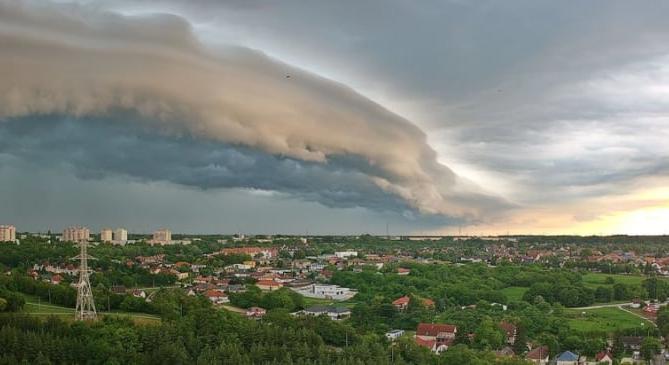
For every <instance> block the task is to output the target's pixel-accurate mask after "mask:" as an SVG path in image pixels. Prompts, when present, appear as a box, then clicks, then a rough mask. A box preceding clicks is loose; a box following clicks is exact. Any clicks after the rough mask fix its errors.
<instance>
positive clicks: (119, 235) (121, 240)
mask: <svg viewBox="0 0 669 365" xmlns="http://www.w3.org/2000/svg"><path fill="white" fill-rule="evenodd" d="M126 242H128V231H127V230H125V229H123V228H116V230H115V231H114V243H117V244H121V245H124V244H126Z"/></svg>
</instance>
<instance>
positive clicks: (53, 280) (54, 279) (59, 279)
mask: <svg viewBox="0 0 669 365" xmlns="http://www.w3.org/2000/svg"><path fill="white" fill-rule="evenodd" d="M62 281H63V277H62V276H60V275H59V274H56V275H52V276H51V284H53V285H58V284H60V283H61V282H62Z"/></svg>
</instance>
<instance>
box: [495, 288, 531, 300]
mask: <svg viewBox="0 0 669 365" xmlns="http://www.w3.org/2000/svg"><path fill="white" fill-rule="evenodd" d="M527 289H529V288H524V287H521V286H510V287H508V288H504V289H502V290H501V292H502V293H504V295H506V297H507V298H508V299H509V301H521V300H523V295H524V294H525V292H526V291H527Z"/></svg>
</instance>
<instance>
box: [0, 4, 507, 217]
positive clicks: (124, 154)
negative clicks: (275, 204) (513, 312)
mask: <svg viewBox="0 0 669 365" xmlns="http://www.w3.org/2000/svg"><path fill="white" fill-rule="evenodd" d="M0 48H2V52H1V53H0V72H1V73H2V82H1V83H0V120H4V121H5V123H16V122H17V121H18V122H25V123H29V121H30V120H33V122H32V125H33V126H39V128H40V129H43V130H45V131H48V130H50V129H49V128H50V126H48V125H44V123H43V121H44V120H45V119H46V120H48V119H49V118H52V119H54V120H62V119H63V118H70V120H77V121H80V122H81V121H84V122H85V121H86V120H91V119H93V120H96V121H97V125H98V127H99V128H101V129H100V130H104V126H100V125H99V122H100V121H104V123H108V124H110V125H114V124H115V123H116V124H117V125H125V126H128V125H129V123H130V122H132V123H136V124H138V125H140V126H141V127H142V128H144V129H143V130H144V131H146V130H149V131H150V132H151V133H153V134H155V135H156V136H162V137H163V138H164V139H163V140H162V142H161V143H162V144H160V143H158V142H156V143H155V144H153V145H151V147H149V148H148V151H142V149H140V148H135V147H137V146H131V148H127V149H126V147H128V146H116V145H113V144H105V142H102V143H99V144H96V143H91V144H90V145H85V144H82V145H80V147H79V148H80V149H82V150H81V151H80V153H79V154H78V155H79V156H84V157H81V158H80V159H81V160H86V159H89V160H88V161H79V162H80V163H81V164H82V165H83V166H91V167H93V166H98V167H99V169H100V170H103V169H105V168H109V169H108V171H109V172H118V173H122V174H126V175H130V176H136V177H139V178H142V179H163V180H168V181H171V182H174V183H178V184H185V185H189V186H197V187H200V188H205V189H206V188H217V187H249V188H261V189H267V190H276V191H280V192H286V193H289V194H295V195H297V196H300V197H305V196H308V199H309V200H315V201H318V202H321V203H324V204H326V205H337V204H344V205H350V204H354V205H355V204H357V205H360V206H363V207H366V208H371V209H380V210H383V209H401V206H403V205H406V207H408V209H411V210H415V211H417V212H418V213H420V214H427V215H442V216H450V217H459V218H465V219H472V220H477V219H482V217H484V216H485V215H486V214H491V212H497V211H500V210H501V209H503V208H504V207H507V206H508V204H507V203H505V202H504V201H502V200H501V199H498V198H495V197H492V196H488V195H486V194H485V193H483V192H482V191H481V190H480V189H479V188H477V187H476V186H474V184H472V183H470V182H468V181H466V180H465V179H462V178H459V177H458V176H457V175H456V174H454V173H453V171H452V170H451V169H449V168H448V167H447V166H444V165H442V164H440V163H439V162H438V161H437V155H436V153H435V151H434V150H433V149H432V148H431V147H430V146H429V145H428V143H427V140H426V135H425V134H424V133H423V132H422V131H421V130H420V129H419V128H417V127H416V126H415V125H413V124H412V123H410V122H409V121H407V120H405V119H404V118H402V117H400V116H398V115H396V114H393V113H391V112H390V111H388V110H386V109H384V108H383V107H382V106H380V105H379V104H377V103H374V102H373V101H371V100H369V99H367V98H365V97H364V96H362V95H360V94H358V93H356V92H355V91H354V90H352V89H350V88H348V87H346V86H345V85H342V84H339V83H336V82H334V81H331V80H328V79H325V78H322V77H319V76H317V75H315V74H312V73H309V72H305V71H302V70H300V69H298V68H295V67H292V66H290V65H288V64H285V63H281V62H278V61H276V60H273V59H272V58H270V57H268V56H266V55H264V54H263V53H261V52H258V51H255V50H252V49H248V48H243V47H238V46H226V47H216V48H209V47H207V46H205V45H203V44H202V43H201V42H200V41H198V40H197V39H196V37H195V36H194V34H193V31H192V29H191V25H190V24H189V23H188V22H187V21H186V20H184V19H183V18H180V17H177V16H174V15H149V16H127V15H119V14H116V13H112V12H106V11H100V10H98V9H96V8H94V7H91V6H85V5H73V4H65V5H63V4H58V5H56V4H43V3H37V2H31V1H19V2H14V1H0ZM32 117H40V118H42V119H40V121H42V123H35V122H34V120H35V119H31V118H32ZM54 123H56V122H54ZM94 125H96V124H95V123H92V122H91V123H89V124H87V125H86V126H85V127H84V128H88V129H87V130H89V129H90V128H92V126H94ZM69 126H70V127H72V128H75V129H81V128H82V126H81V123H72V124H70V125H69ZM128 128H132V126H129V127H128ZM130 130H132V129H130ZM59 131H60V132H61V133H62V132H63V129H59ZM69 133H74V132H72V131H70V132H69ZM142 135H144V136H146V134H142ZM97 138H98V139H97V141H98V142H100V140H102V141H114V139H113V138H105V136H104V135H98V136H97ZM165 138H167V139H165ZM169 138H172V141H177V140H179V138H182V139H181V140H180V141H182V142H179V143H172V144H169V143H166V142H165V141H167V140H169ZM47 140H48V139H47ZM84 140H88V139H84ZM184 140H188V142H187V143H186V142H183V141H184ZM125 141H126V142H127V139H126V140H125ZM38 145H39V144H38ZM66 145H67V143H64V144H57V143H54V144H52V145H50V148H53V151H54V154H55V155H58V151H59V150H63V151H65V152H67V150H68V147H65V146H66ZM5 146H9V144H5ZM84 146H85V148H84ZM34 148H35V150H39V147H38V146H36V147H34ZM105 149H106V150H105ZM115 150H116V151H118V152H117V153H116V152H114V151H115ZM17 151H19V146H16V148H15V149H12V148H7V147H5V149H4V153H7V154H12V153H15V154H17V153H18V152H17ZM240 151H243V152H240ZM133 153H134V154H133ZM145 153H146V154H147V155H144V154H145ZM23 157H25V158H28V157H30V156H23ZM70 157H72V156H71V155H68V154H67V153H63V154H62V158H70ZM103 159H104V161H107V162H106V163H102V162H101V161H102V160H103ZM115 159H119V160H122V161H123V162H124V164H120V163H116V164H115V163H114V160H115ZM247 159H250V160H252V161H253V162H251V163H250V164H249V165H248V166H246V165H244V163H245V162H244V161H246V160H247ZM154 161H168V162H169V166H170V171H174V173H173V175H169V176H167V175H165V174H159V173H155V172H151V166H152V163H153V162H154ZM140 163H142V164H145V165H144V166H137V164H140ZM112 165H116V166H124V168H123V169H119V168H113V166H112ZM154 165H157V166H158V167H160V163H154ZM193 166H197V167H198V168H197V169H195V170H193V169H192V168H193ZM212 166H217V167H215V168H212ZM247 168H248V169H257V171H259V173H255V174H254V173H249V172H247V171H245V169H247ZM158 170H160V169H158ZM91 171H92V169H91ZM342 171H345V172H346V173H345V174H341V172H342ZM228 173H229V174H228ZM317 173H318V174H320V175H318V176H317ZM322 174H327V175H322ZM243 177H251V178H249V179H244V178H243ZM340 177H341V178H340ZM280 181H282V182H280ZM298 182H299V184H298ZM333 185H336V186H333ZM347 197H348V198H347ZM384 199H385V200H386V201H387V204H382V203H381V202H382V201H384ZM337 201H341V203H337ZM355 202H357V203H355Z"/></svg>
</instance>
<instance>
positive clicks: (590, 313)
mask: <svg viewBox="0 0 669 365" xmlns="http://www.w3.org/2000/svg"><path fill="white" fill-rule="evenodd" d="M583 313H585V314H583ZM565 317H567V323H569V327H571V329H572V330H574V331H578V332H589V331H606V332H609V333H610V332H614V331H616V330H620V329H627V328H638V329H639V330H643V329H645V328H649V327H650V326H652V325H653V324H652V323H651V322H649V321H647V320H644V319H642V318H639V317H637V316H635V315H634V314H631V313H628V312H625V311H623V310H621V309H619V308H617V307H610V308H597V309H588V310H585V311H580V310H565ZM641 323H643V325H641Z"/></svg>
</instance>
